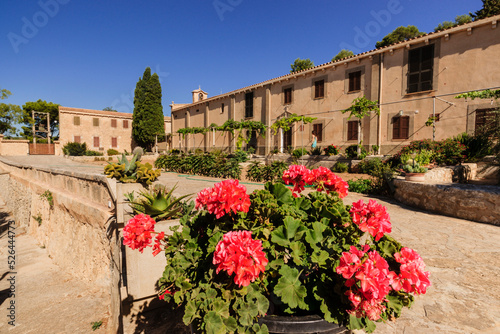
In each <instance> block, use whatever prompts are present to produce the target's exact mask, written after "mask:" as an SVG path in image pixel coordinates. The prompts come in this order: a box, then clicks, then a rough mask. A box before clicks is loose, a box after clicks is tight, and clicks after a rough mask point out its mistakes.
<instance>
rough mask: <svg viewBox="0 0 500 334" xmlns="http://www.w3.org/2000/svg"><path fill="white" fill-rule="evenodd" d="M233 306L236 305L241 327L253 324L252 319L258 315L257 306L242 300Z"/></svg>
mask: <svg viewBox="0 0 500 334" xmlns="http://www.w3.org/2000/svg"><path fill="white" fill-rule="evenodd" d="M235 304H238V309H237V313H238V315H239V317H240V318H239V321H240V324H242V325H243V326H251V325H252V324H253V323H254V318H255V317H256V316H257V315H258V314H259V310H258V308H257V305H255V304H254V303H248V302H246V301H242V300H240V301H239V302H236V303H235ZM235 306H236V305H235Z"/></svg>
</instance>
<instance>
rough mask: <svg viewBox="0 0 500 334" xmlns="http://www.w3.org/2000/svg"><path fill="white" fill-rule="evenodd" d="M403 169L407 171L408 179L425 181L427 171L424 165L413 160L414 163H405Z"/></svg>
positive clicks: (406, 177) (406, 178)
mask: <svg viewBox="0 0 500 334" xmlns="http://www.w3.org/2000/svg"><path fill="white" fill-rule="evenodd" d="M402 169H403V171H404V172H405V180H406V181H413V182H423V181H425V173H427V168H426V167H422V166H420V165H419V164H418V163H416V162H413V164H406V165H403V168H402Z"/></svg>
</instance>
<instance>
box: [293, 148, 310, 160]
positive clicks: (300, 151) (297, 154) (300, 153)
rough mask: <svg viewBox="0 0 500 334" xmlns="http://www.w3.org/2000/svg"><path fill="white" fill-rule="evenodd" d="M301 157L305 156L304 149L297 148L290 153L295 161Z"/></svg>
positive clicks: (305, 151)
mask: <svg viewBox="0 0 500 334" xmlns="http://www.w3.org/2000/svg"><path fill="white" fill-rule="evenodd" d="M303 155H307V150H306V149H305V148H298V149H296V150H293V152H292V156H293V157H294V158H297V159H299V158H300V157H301V156H303Z"/></svg>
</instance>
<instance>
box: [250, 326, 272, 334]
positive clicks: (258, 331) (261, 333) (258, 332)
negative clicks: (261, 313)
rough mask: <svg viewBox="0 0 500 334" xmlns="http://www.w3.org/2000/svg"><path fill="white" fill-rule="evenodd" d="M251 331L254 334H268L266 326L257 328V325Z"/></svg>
mask: <svg viewBox="0 0 500 334" xmlns="http://www.w3.org/2000/svg"><path fill="white" fill-rule="evenodd" d="M252 330H253V332H254V333H255V334H269V329H268V328H267V325H262V326H259V324H254V325H253V326H252Z"/></svg>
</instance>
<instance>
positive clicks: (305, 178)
mask: <svg viewBox="0 0 500 334" xmlns="http://www.w3.org/2000/svg"><path fill="white" fill-rule="evenodd" d="M282 179H283V181H284V182H285V183H286V184H293V185H294V187H293V190H292V192H293V196H295V197H298V194H299V193H301V192H302V191H303V190H304V186H305V185H306V184H308V185H314V186H316V188H317V190H318V191H322V190H324V191H326V193H329V192H330V191H335V192H337V194H338V195H339V197H340V198H344V197H346V196H347V190H348V189H349V185H348V184H347V182H345V181H344V180H342V178H340V177H338V176H337V175H335V174H334V173H333V172H332V171H331V170H329V169H328V168H326V167H322V166H321V167H318V168H317V169H313V170H309V169H307V167H305V166H301V165H291V166H290V167H289V168H288V170H286V171H285V172H284V173H283V177H282Z"/></svg>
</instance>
